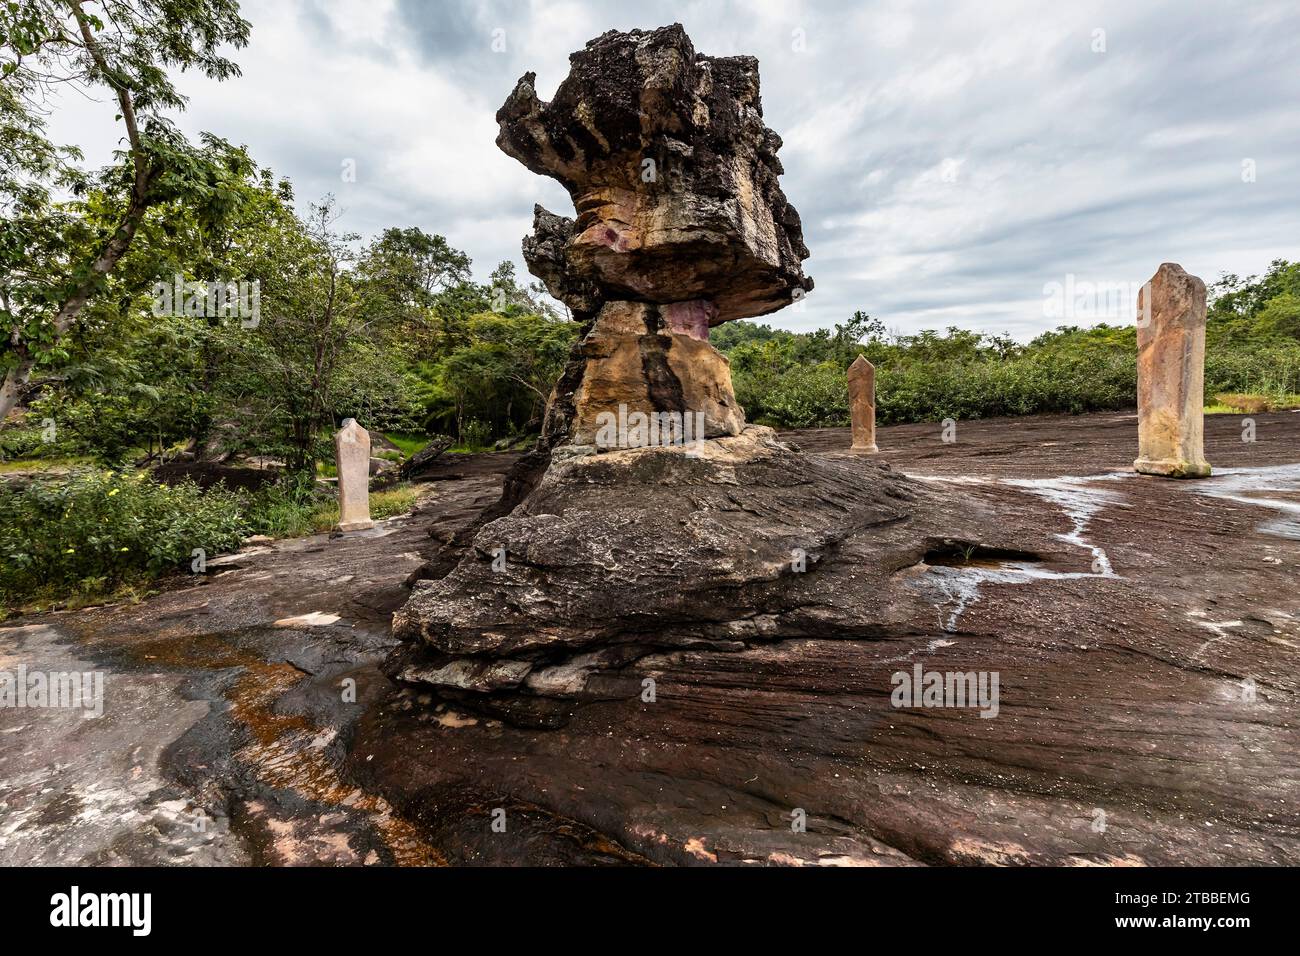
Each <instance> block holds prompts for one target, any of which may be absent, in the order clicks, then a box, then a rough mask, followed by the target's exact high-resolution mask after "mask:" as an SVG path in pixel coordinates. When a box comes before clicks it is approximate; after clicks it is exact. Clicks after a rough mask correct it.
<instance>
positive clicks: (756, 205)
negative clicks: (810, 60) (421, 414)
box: [497, 24, 812, 445]
mask: <svg viewBox="0 0 1300 956" xmlns="http://www.w3.org/2000/svg"><path fill="white" fill-rule="evenodd" d="M535 78H536V77H535V75H534V74H532V73H528V74H526V75H525V76H524V77H523V78H522V79H520V81H519V83H518V85H517V86H516V87H515V89H514V92H512V93H511V94H510V97H509V99H507V101H506V103H505V105H504V106H502V107H501V109H500V111H499V112H498V113H497V121H498V123H499V125H500V128H501V132H500V135H499V136H498V137H497V145H498V146H500V147H501V149H502V150H504V151H505V152H506V153H508V154H510V155H511V156H513V157H515V158H516V159H518V160H519V161H520V162H521V163H523V164H524V165H525V166H527V167H528V168H529V169H531V170H532V171H533V172H536V173H540V174H542V175H545V176H550V177H552V178H554V179H556V180H558V181H559V182H560V183H561V184H562V185H563V186H564V187H565V189H567V190H568V192H569V195H570V196H572V197H573V204H574V208H575V209H576V211H577V218H576V220H575V219H569V218H565V217H563V216H558V215H555V214H553V213H550V212H548V211H546V210H545V209H542V208H541V207H540V206H538V207H537V208H536V210H535V213H534V229H533V235H532V236H530V237H529V238H527V239H525V240H524V258H525V259H526V261H527V262H528V267H529V269H530V270H531V271H532V272H533V273H534V274H535V275H536V276H538V277H539V278H540V279H541V280H542V281H543V283H545V285H546V287H547V289H548V290H549V291H550V293H551V294H552V295H553V296H555V297H556V298H557V299H559V300H561V301H562V302H564V303H565V305H567V306H568V307H569V309H570V310H571V311H572V313H573V316H574V318H575V319H576V320H577V321H579V322H581V323H582V324H583V326H584V329H585V334H584V337H583V339H582V342H581V344H580V347H579V348H578V350H577V351H576V353H575V355H574V357H573V362H572V363H571V366H570V369H569V371H568V372H567V373H566V375H565V376H564V378H563V379H562V380H561V382H560V383H559V386H558V387H557V390H556V394H555V397H554V399H553V401H552V403H551V408H550V412H549V414H548V421H547V425H546V429H545V435H544V439H545V440H544V444H547V445H553V444H558V443H561V442H575V443H579V444H582V443H588V442H590V441H592V440H593V437H594V431H595V421H596V418H597V416H599V415H600V414H601V413H602V412H611V413H617V412H618V411H619V407H620V406H625V408H626V411H627V412H641V413H645V414H651V413H656V412H658V413H679V414H680V413H685V412H699V413H703V414H704V416H705V420H706V426H707V430H708V434H709V435H710V436H721V435H738V434H739V433H740V430H741V428H742V427H743V425H744V416H743V413H742V411H741V409H740V407H739V406H738V405H737V404H736V399H735V395H734V394H733V393H732V389H731V374H730V370H729V368H728V365H727V360H726V359H725V358H724V357H723V356H722V355H721V354H720V353H719V352H718V351H717V350H716V349H714V348H713V347H712V346H711V345H709V344H708V339H709V329H710V328H711V327H713V326H716V325H718V324H720V323H722V322H727V321H730V320H732V319H740V318H746V317H749V316H756V315H764V314H766V313H768V312H773V311H775V310H777V309H779V308H781V307H783V306H785V305H788V304H789V303H790V302H791V301H792V300H793V299H794V298H796V297H800V296H802V295H803V294H804V293H805V292H806V291H808V290H810V289H811V288H812V280H811V279H809V278H807V277H806V276H804V274H803V269H802V267H801V265H800V264H801V262H802V260H804V259H806V258H807V257H808V249H807V247H806V246H805V245H804V242H803V231H802V226H801V225H800V222H799V214H798V213H797V212H795V209H794V207H793V206H791V205H790V204H789V203H788V202H787V201H786V198H785V196H784V194H783V193H782V192H781V187H780V185H779V183H778V182H777V177H778V175H779V174H780V173H781V172H782V168H781V162H780V160H778V159H777V156H776V154H777V150H778V149H779V148H780V146H781V138H780V137H779V136H777V135H776V133H774V132H773V131H772V130H770V129H768V128H767V126H766V125H764V123H763V107H762V101H761V99H760V97H759V89H758V61H757V60H755V59H754V58H753V57H748V56H737V57H709V56H704V55H703V54H698V53H696V52H695V48H694V47H693V46H692V45H691V41H690V38H689V37H688V36H687V35H686V33H685V31H684V30H683V29H682V28H681V26H680V25H677V24H674V25H672V26H669V27H663V28H661V29H658V30H651V31H645V32H643V31H640V30H633V31H631V32H630V33H619V32H616V31H610V32H609V33H606V34H604V35H603V36H601V37H599V38H597V39H595V40H592V41H591V42H590V43H588V44H587V46H586V48H585V49H583V50H580V51H579V52H577V53H574V54H573V55H572V56H571V57H570V72H569V75H568V77H567V78H566V79H565V80H564V81H563V82H562V83H561V84H560V86H559V89H558V90H557V91H556V93H555V98H554V99H553V100H551V101H550V102H549V103H543V102H542V101H540V100H539V99H538V98H537V93H536V90H535V89H534V85H533V84H534V80H535Z"/></svg>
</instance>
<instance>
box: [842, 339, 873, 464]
mask: <svg viewBox="0 0 1300 956" xmlns="http://www.w3.org/2000/svg"><path fill="white" fill-rule="evenodd" d="M849 417H850V419H851V421H852V423H853V447H852V448H851V449H850V451H855V452H858V453H860V454H863V455H871V454H875V453H876V452H877V451H879V450H880V449H879V448H877V447H876V367H875V366H874V365H872V364H871V363H870V362H868V361H867V357H866V356H865V355H859V356H858V357H857V358H855V359H854V360H853V364H852V365H850V366H849Z"/></svg>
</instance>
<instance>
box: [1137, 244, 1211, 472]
mask: <svg viewBox="0 0 1300 956" xmlns="http://www.w3.org/2000/svg"><path fill="white" fill-rule="evenodd" d="M1137 348H1138V360H1137V389H1138V458H1137V461H1135V462H1133V467H1134V469H1135V470H1137V471H1138V472H1140V473H1142V474H1144V475H1160V476H1162V477H1166V478H1205V477H1207V476H1208V475H1209V474H1210V466H1209V464H1208V463H1207V462H1206V460H1205V447H1204V444H1205V408H1204V403H1205V283H1204V282H1202V281H1201V280H1200V279H1198V278H1197V277H1196V276H1193V275H1188V274H1187V273H1186V272H1184V271H1183V267H1182V266H1180V265H1177V264H1176V263H1173V262H1166V263H1164V264H1163V265H1161V266H1160V268H1159V269H1158V270H1156V274H1155V275H1154V276H1153V277H1152V278H1151V281H1150V282H1148V283H1147V284H1146V285H1145V286H1143V287H1142V290H1141V291H1140V292H1139V293H1138V317H1137Z"/></svg>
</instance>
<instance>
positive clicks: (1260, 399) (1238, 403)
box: [1205, 392, 1300, 415]
mask: <svg viewBox="0 0 1300 956" xmlns="http://www.w3.org/2000/svg"><path fill="white" fill-rule="evenodd" d="M1296 408H1300V395H1297V394H1294V393H1288V392H1219V393H1218V394H1216V395H1215V396H1214V402H1213V403H1212V404H1210V405H1206V406H1205V411H1206V413H1207V414H1211V415H1214V414H1232V415H1261V414H1263V413H1265V412H1285V411H1291V410H1292V409H1296Z"/></svg>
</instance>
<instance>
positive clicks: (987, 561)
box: [922, 472, 1132, 633]
mask: <svg viewBox="0 0 1300 956" xmlns="http://www.w3.org/2000/svg"><path fill="white" fill-rule="evenodd" d="M1127 477H1132V476H1131V475H1130V474H1128V473H1125V472H1113V473H1109V474H1104V475H1093V476H1089V477H1082V478H1073V477H1062V478H1004V479H997V480H996V483H998V484H1003V485H1011V486H1012V487H1015V488H1019V489H1022V490H1023V491H1025V492H1027V493H1028V494H1032V495H1036V496H1038V497H1040V498H1044V499H1046V500H1047V501H1049V502H1051V503H1052V504H1054V505H1056V506H1058V507H1059V508H1060V509H1061V510H1062V511H1064V512H1065V515H1066V517H1068V518H1069V519H1070V522H1071V524H1072V525H1073V527H1072V528H1071V529H1070V530H1069V531H1068V532H1066V533H1064V534H1058V535H1056V537H1058V538H1060V539H1061V540H1062V541H1065V542H1066V543H1068V544H1071V545H1074V546H1075V547H1077V548H1079V549H1080V550H1081V551H1084V552H1087V553H1088V554H1089V555H1091V559H1090V561H1089V565H1090V570H1088V571H1053V570H1051V569H1048V568H1044V567H1042V566H1041V565H1039V564H1038V563H1036V562H1034V561H1028V560H1024V559H1023V558H1021V559H1014V558H1010V559H1003V558H999V556H998V553H997V552H995V551H990V550H987V549H983V550H981V549H976V550H975V551H974V552H973V553H972V554H971V555H970V557H971V558H972V560H970V561H968V562H959V561H952V562H941V563H939V564H938V565H931V567H930V569H929V571H928V572H927V574H926V575H925V577H924V578H923V579H922V581H923V582H924V586H926V587H933V588H936V589H937V590H938V592H939V596H940V597H941V601H940V602H939V603H938V612H939V627H940V628H941V629H942V630H943V631H944V632H946V633H952V632H953V631H955V630H956V629H957V622H958V621H959V620H960V619H961V616H962V614H963V612H965V610H966V609H967V608H968V607H970V606H971V605H972V604H975V603H976V602H977V601H979V599H980V588H981V586H982V585H985V584H1028V583H1029V582H1031V581H1064V580H1074V579H1079V578H1118V577H1119V575H1117V574H1116V573H1115V570H1114V568H1112V567H1111V563H1110V558H1109V557H1108V556H1107V554H1106V552H1105V550H1104V549H1102V548H1101V547H1099V546H1098V545H1095V544H1093V543H1092V542H1090V541H1089V540H1088V539H1087V537H1086V535H1087V531H1088V525H1089V524H1090V523H1091V521H1092V519H1093V518H1094V517H1095V516H1096V515H1097V513H1098V512H1100V511H1101V510H1102V509H1103V508H1109V507H1127V505H1126V504H1125V501H1124V496H1123V495H1121V494H1120V493H1119V492H1117V491H1112V490H1110V489H1107V488H1098V487H1095V486H1094V483H1095V482H1098V481H1113V480H1118V479H1122V478H1127ZM927 480H930V481H947V480H948V479H945V478H939V477H936V478H929V479H927ZM976 481H977V482H978V483H987V482H985V481H984V480H983V479H976V480H974V481H973V480H972V479H970V478H968V477H962V478H959V479H958V482H959V483H962V484H971V483H975V482H976ZM927 563H928V562H927Z"/></svg>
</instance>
